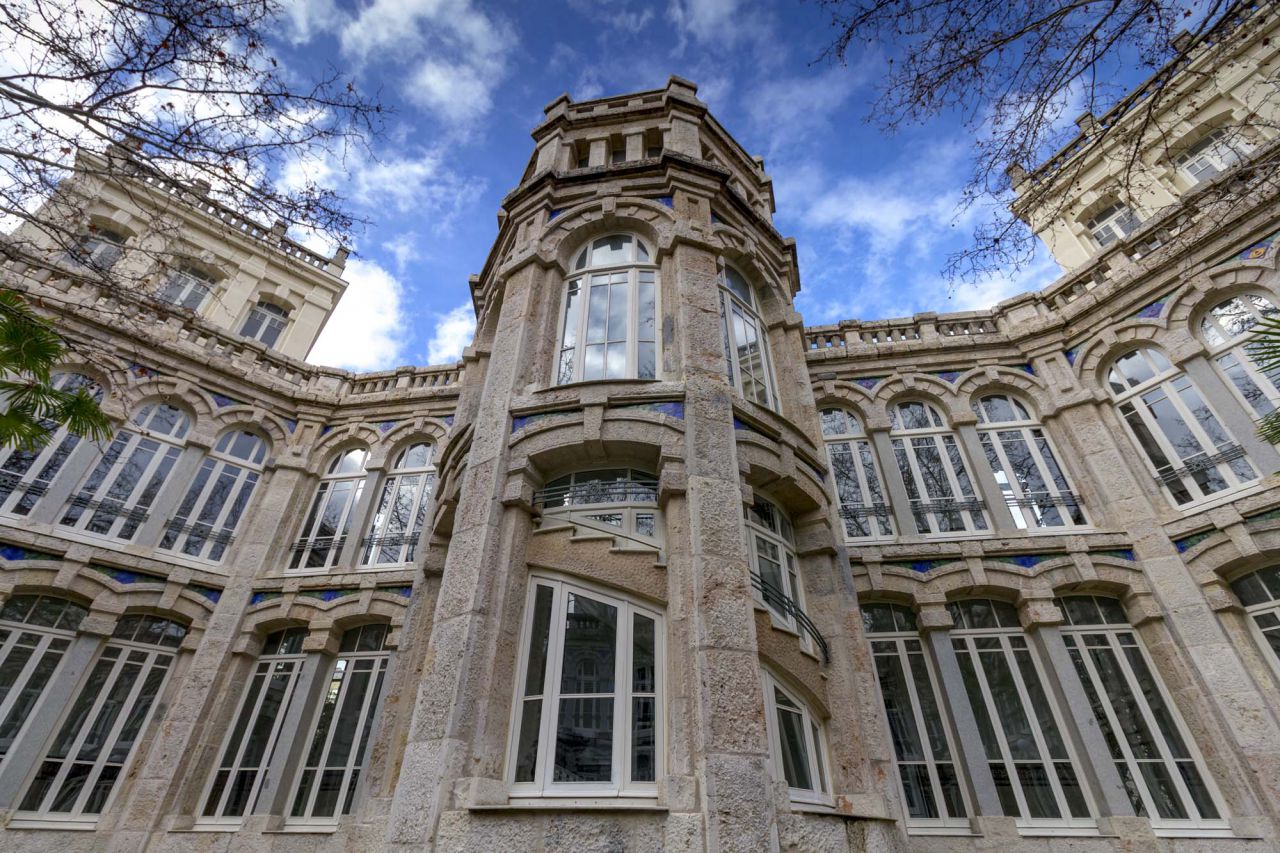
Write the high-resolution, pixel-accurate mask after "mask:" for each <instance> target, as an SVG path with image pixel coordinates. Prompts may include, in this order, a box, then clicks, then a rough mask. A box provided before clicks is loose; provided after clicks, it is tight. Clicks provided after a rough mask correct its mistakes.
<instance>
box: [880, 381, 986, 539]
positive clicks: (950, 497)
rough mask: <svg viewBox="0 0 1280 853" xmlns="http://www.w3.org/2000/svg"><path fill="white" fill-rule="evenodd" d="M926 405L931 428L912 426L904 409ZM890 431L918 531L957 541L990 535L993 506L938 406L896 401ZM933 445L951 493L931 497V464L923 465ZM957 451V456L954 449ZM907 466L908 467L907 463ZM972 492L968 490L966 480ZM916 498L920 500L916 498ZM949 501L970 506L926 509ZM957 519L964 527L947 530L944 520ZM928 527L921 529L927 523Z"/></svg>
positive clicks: (891, 443)
mask: <svg viewBox="0 0 1280 853" xmlns="http://www.w3.org/2000/svg"><path fill="white" fill-rule="evenodd" d="M916 405H919V406H923V407H924V413H925V416H926V417H927V419H928V420H929V422H930V425H929V426H926V427H914V428H907V427H905V426H903V424H905V423H906V421H905V420H904V418H903V415H902V410H903V409H905V408H906V407H908V406H916ZM889 419H890V428H889V443H890V445H891V447H892V448H893V456H894V462H895V463H896V466H897V469H898V475H899V477H901V479H902V485H903V487H904V488H905V489H906V491H907V498H908V500H909V501H910V508H911V517H912V520H913V521H914V522H915V526H916V529H915V531H914V532H915V533H917V534H920V535H922V536H933V537H952V538H954V537H957V536H972V535H982V534H986V533H989V532H990V530H991V520H990V519H989V518H988V516H987V507H986V504H985V503H984V502H983V500H982V496H981V495H980V494H979V492H978V487H977V483H976V482H975V481H974V479H973V475H972V474H970V473H969V468H970V467H972V465H971V463H970V461H969V460H968V459H966V458H965V453H964V448H963V447H961V446H960V441H959V437H958V436H957V435H956V434H955V432H953V431H952V430H951V429H950V428H949V427H948V426H947V422H946V420H945V419H944V418H943V417H942V415H941V414H939V412H938V410H937V409H936V408H934V406H933V404H932V403H926V402H924V401H923V400H905V401H903V402H901V403H895V404H894V405H893V407H892V408H891V409H890V410H889ZM927 447H932V448H933V450H934V452H935V453H937V454H938V459H939V461H940V462H941V463H942V474H943V476H944V478H945V483H938V484H937V485H940V486H943V487H944V488H945V489H946V490H947V491H948V492H950V494H947V495H944V494H937V495H934V494H931V493H930V491H929V488H928V480H927V479H926V478H925V476H924V473H923V472H924V470H925V466H924V465H922V464H921V462H920V451H921V450H922V449H925V448H927ZM953 450H954V451H955V452H954V454H953V453H952V452H951V451H953ZM904 462H905V463H906V467H905V469H904V466H903V463H904ZM965 481H967V482H968V488H967V489H966V488H964V482H965ZM913 496H914V497H913ZM946 501H955V502H957V505H958V506H964V505H967V506H968V507H969V508H967V509H954V510H946V509H926V507H929V506H937V505H941V504H943V503H944V502H946ZM944 516H945V517H953V518H956V519H958V520H959V521H960V524H961V525H962V529H959V530H955V529H953V530H943V529H941V528H942V524H940V523H939V522H940V521H941V519H942V518H943V517H944ZM922 521H923V522H924V525H925V526H926V527H927V528H928V529H927V530H921V529H920V527H921V522H922Z"/></svg>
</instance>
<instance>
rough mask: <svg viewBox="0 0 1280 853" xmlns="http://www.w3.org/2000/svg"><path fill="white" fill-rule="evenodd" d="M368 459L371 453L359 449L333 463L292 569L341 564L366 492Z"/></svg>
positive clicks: (309, 514)
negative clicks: (353, 523) (356, 512)
mask: <svg viewBox="0 0 1280 853" xmlns="http://www.w3.org/2000/svg"><path fill="white" fill-rule="evenodd" d="M368 458H369V451H368V450H366V449H365V448H363V447H355V448H352V449H351V450H346V451H343V452H342V453H339V454H338V455H337V456H336V457H334V459H333V461H332V462H330V463H329V467H328V469H326V471H325V474H324V476H323V477H321V478H320V485H319V486H317V487H316V494H315V497H314V498H313V499H312V501H311V508H310V509H309V510H308V511H307V516H306V518H305V520H304V521H303V523H302V535H301V536H300V537H299V538H298V541H297V542H295V543H294V544H293V558H292V559H291V560H290V561H289V568H290V569H325V568H329V567H331V566H333V565H335V564H337V562H338V558H339V557H341V556H342V548H343V546H344V545H346V543H347V534H348V532H349V530H350V528H351V517H352V515H354V514H355V511H356V506H357V505H358V504H359V503H360V495H361V494H362V493H363V492H364V482H365V470H364V463H365V461H366V460H367V459H368Z"/></svg>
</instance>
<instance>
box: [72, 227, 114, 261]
mask: <svg viewBox="0 0 1280 853" xmlns="http://www.w3.org/2000/svg"><path fill="white" fill-rule="evenodd" d="M125 239H126V238H125V235H124V234H122V233H120V232H119V231H113V230H112V229H110V228H101V227H95V228H93V229H92V230H91V231H90V232H89V233H87V234H83V235H81V236H80V237H79V238H77V239H76V243H75V245H74V246H73V247H72V248H71V249H70V250H69V251H68V252H67V254H66V259H67V261H69V262H70V263H73V264H76V265H77V266H82V267H89V268H90V269H97V270H102V271H105V270H109V269H111V268H112V267H113V266H115V264H116V261H118V260H120V256H121V255H123V254H124V244H125Z"/></svg>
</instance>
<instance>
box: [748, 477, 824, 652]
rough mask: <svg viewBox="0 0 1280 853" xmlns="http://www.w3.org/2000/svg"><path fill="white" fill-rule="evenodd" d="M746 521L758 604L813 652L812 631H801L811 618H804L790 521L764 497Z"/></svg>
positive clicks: (801, 590)
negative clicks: (797, 636)
mask: <svg viewBox="0 0 1280 853" xmlns="http://www.w3.org/2000/svg"><path fill="white" fill-rule="evenodd" d="M744 519H745V526H746V536H747V551H748V552H749V553H750V555H751V582H752V586H753V587H754V588H755V590H756V598H757V600H759V601H760V602H761V603H762V604H764V605H765V606H766V607H768V608H769V612H770V615H771V617H772V618H773V620H774V622H775V623H777V624H779V625H782V626H783V627H784V628H787V629H788V630H790V631H795V632H796V633H797V634H799V636H800V645H801V648H803V649H805V650H806V651H811V650H812V646H811V637H810V631H809V630H803V631H802V628H804V627H806V625H805V623H807V620H808V617H807V616H805V614H804V586H803V584H802V583H801V582H800V569H799V558H798V557H797V556H796V548H795V532H794V530H793V529H792V527H791V521H790V520H789V519H788V518H787V516H786V515H785V514H784V513H783V512H782V510H781V509H779V508H778V507H777V506H775V505H774V504H773V503H772V502H771V501H769V500H766V499H765V498H762V497H756V499H755V502H754V503H752V504H751V506H749V507H747V508H746V510H745V511H744ZM813 633H816V630H814V631H813Z"/></svg>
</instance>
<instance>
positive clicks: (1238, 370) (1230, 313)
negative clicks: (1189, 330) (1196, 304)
mask: <svg viewBox="0 0 1280 853" xmlns="http://www.w3.org/2000/svg"><path fill="white" fill-rule="evenodd" d="M1278 318H1280V309H1278V308H1276V306H1275V303H1274V302H1273V301H1272V300H1271V299H1270V298H1268V297H1266V296H1263V295H1261V294H1258V293H1242V294H1240V295H1239V296H1233V297H1231V298H1230V299H1227V300H1224V301H1222V302H1219V303H1218V304H1217V305H1215V306H1213V308H1211V309H1209V313H1208V314H1206V315H1205V316H1204V319H1202V320H1201V321H1200V337H1201V339H1203V340H1204V342H1205V345H1206V346H1207V347H1208V349H1209V354H1210V358H1212V359H1213V361H1214V363H1215V364H1216V365H1217V366H1218V370H1219V371H1220V372H1221V373H1222V374H1223V375H1224V376H1225V377H1226V379H1227V383H1228V384H1229V385H1230V386H1231V388H1232V389H1233V390H1234V391H1235V392H1236V394H1237V395H1239V397H1240V399H1241V400H1243V401H1244V402H1245V404H1246V405H1247V406H1248V407H1249V408H1250V409H1252V410H1253V413H1254V414H1255V415H1256V416H1258V417H1262V416H1263V415H1269V414H1271V413H1272V412H1273V411H1275V409H1276V405H1277V404H1280V367H1274V366H1273V367H1269V368H1267V369H1265V370H1264V369H1263V368H1262V366H1261V359H1260V357H1259V355H1258V353H1257V351H1256V349H1255V345H1253V344H1251V343H1250V342H1249V338H1250V336H1251V334H1252V332H1253V329H1254V327H1255V326H1257V325H1258V323H1259V322H1261V321H1263V320H1270V321H1273V322H1274V321H1275V320H1277V319H1278Z"/></svg>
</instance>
